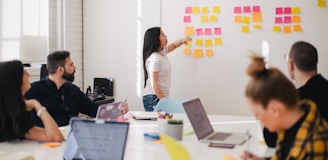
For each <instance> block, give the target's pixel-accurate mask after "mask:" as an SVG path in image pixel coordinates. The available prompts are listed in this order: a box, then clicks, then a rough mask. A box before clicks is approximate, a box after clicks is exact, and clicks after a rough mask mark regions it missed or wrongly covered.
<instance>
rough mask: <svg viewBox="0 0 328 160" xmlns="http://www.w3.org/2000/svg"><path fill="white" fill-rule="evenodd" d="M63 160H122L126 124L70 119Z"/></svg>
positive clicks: (126, 132) (126, 133)
mask: <svg viewBox="0 0 328 160" xmlns="http://www.w3.org/2000/svg"><path fill="white" fill-rule="evenodd" d="M70 127H71V131H70V133H69V135H68V137H67V140H66V148H65V151H64V157H63V158H64V159H65V160H67V159H70V160H72V159H106V160H123V159H124V152H125V146H126V142H127V136H128V131H129V123H128V122H117V121H97V120H86V119H78V118H72V119H71V121H70Z"/></svg>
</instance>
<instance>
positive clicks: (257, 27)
mask: <svg viewBox="0 0 328 160" xmlns="http://www.w3.org/2000/svg"><path fill="white" fill-rule="evenodd" d="M254 28H255V29H261V28H262V26H261V24H254Z"/></svg>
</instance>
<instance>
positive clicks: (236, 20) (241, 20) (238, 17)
mask: <svg viewBox="0 0 328 160" xmlns="http://www.w3.org/2000/svg"><path fill="white" fill-rule="evenodd" d="M242 22H243V18H242V16H235V23H242Z"/></svg>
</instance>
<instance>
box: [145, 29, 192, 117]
mask: <svg viewBox="0 0 328 160" xmlns="http://www.w3.org/2000/svg"><path fill="white" fill-rule="evenodd" d="M191 40H192V39H191V37H190V36H186V37H184V38H182V39H179V40H176V41H174V42H173V43H170V44H168V43H167V37H166V35H165V34H164V32H163V30H162V29H161V28H160V27H153V28H149V29H148V30H147V31H146V33H145V36H144V44H143V69H144V93H143V104H144V108H145V110H146V111H150V112H151V111H153V110H154V108H155V106H156V105H157V103H158V101H159V100H160V99H161V98H164V97H169V91H170V86H171V63H170V61H169V59H168V57H167V55H166V54H168V53H170V52H171V51H173V50H175V49H176V48H178V47H180V46H181V45H182V44H184V43H188V42H190V41H191Z"/></svg>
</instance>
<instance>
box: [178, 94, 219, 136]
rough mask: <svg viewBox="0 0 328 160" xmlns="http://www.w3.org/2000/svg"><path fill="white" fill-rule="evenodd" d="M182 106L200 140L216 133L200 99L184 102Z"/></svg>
mask: <svg viewBox="0 0 328 160" xmlns="http://www.w3.org/2000/svg"><path fill="white" fill-rule="evenodd" d="M182 105H183V108H184V109H185V112H186V114H187V116H188V118H189V121H190V123H191V126H192V128H193V129H194V131H195V133H196V136H197V138H198V140H201V139H204V138H205V137H207V136H209V135H210V134H212V133H214V129H213V127H212V125H211V123H210V120H209V119H208V117H207V114H206V112H205V109H204V107H203V105H202V103H201V102H200V99H199V98H196V99H192V100H190V101H187V102H183V103H182Z"/></svg>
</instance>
